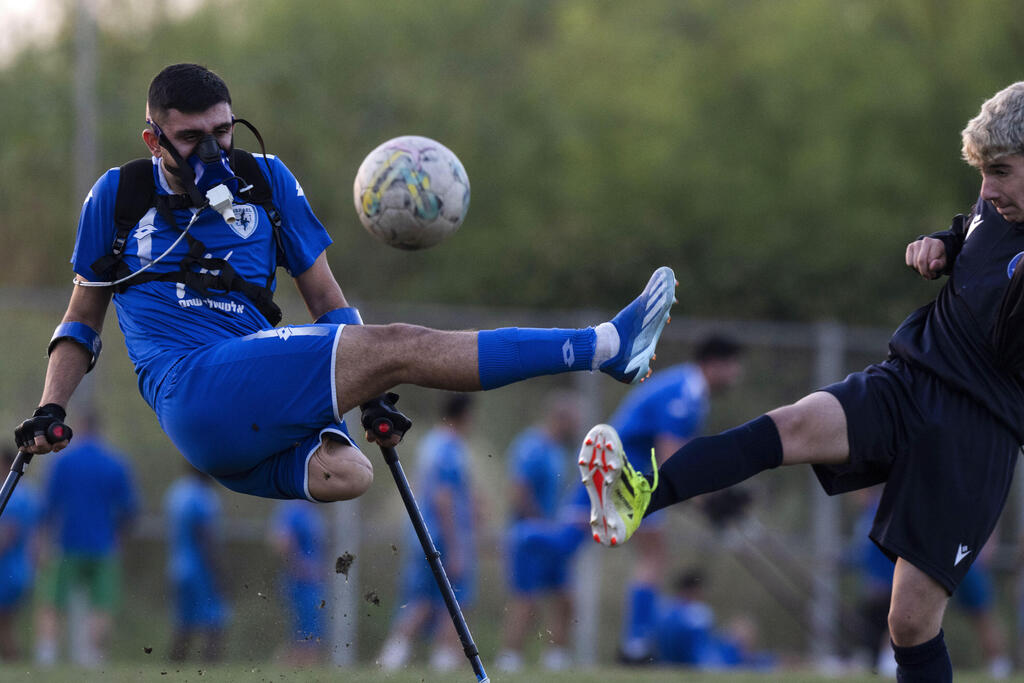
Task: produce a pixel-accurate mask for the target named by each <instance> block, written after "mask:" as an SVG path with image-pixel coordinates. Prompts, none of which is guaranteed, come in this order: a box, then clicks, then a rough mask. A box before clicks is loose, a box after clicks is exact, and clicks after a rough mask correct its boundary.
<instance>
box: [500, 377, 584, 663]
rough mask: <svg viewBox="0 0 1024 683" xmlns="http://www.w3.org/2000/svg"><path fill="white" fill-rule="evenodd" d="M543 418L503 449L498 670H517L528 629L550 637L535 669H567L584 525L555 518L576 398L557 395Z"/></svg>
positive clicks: (564, 488)
mask: <svg viewBox="0 0 1024 683" xmlns="http://www.w3.org/2000/svg"><path fill="white" fill-rule="evenodd" d="M542 413H543V415H544V417H543V419H542V420H541V421H540V422H539V423H537V424H535V425H533V426H531V427H528V428H527V429H526V430H524V431H523V432H521V433H520V434H519V435H518V436H517V437H516V438H515V440H513V442H512V444H511V445H510V446H509V449H508V492H509V495H510V501H509V526H508V529H507V530H506V533H505V552H506V569H505V573H506V578H507V581H508V587H509V592H510V596H509V601H508V606H507V608H506V609H507V611H506V616H505V635H504V642H503V647H502V651H501V653H500V654H499V656H498V660H497V663H498V667H499V668H501V669H502V670H504V671H517V670H518V669H520V668H522V655H523V646H524V644H525V642H526V634H527V631H528V630H530V629H531V627H532V626H534V624H535V621H536V620H539V624H537V626H536V628H537V630H538V631H540V632H542V633H547V634H549V637H548V638H547V639H546V640H547V641H548V642H547V647H546V648H545V650H544V652H543V653H542V655H541V665H542V666H543V667H544V668H546V669H550V670H558V669H565V668H568V667H569V666H570V665H571V664H572V658H571V657H570V655H569V650H568V642H569V630H570V624H571V622H572V619H573V608H572V607H573V605H572V596H571V593H570V590H569V588H570V584H569V579H570V573H569V569H570V564H571V562H572V558H573V556H574V554H575V550H576V549H577V548H578V547H579V545H580V542H581V540H582V539H583V537H584V531H585V527H582V525H580V524H577V523H573V522H572V521H566V520H564V519H562V518H561V515H560V512H561V509H562V504H563V502H564V499H565V498H566V496H567V494H568V493H569V488H570V487H572V486H574V487H575V488H577V489H578V488H580V487H579V482H578V481H576V479H575V477H573V478H572V479H569V478H568V476H567V475H569V474H570V473H571V471H570V470H569V466H570V460H569V450H568V446H569V444H571V443H572V442H573V441H575V440H576V439H578V438H579V429H580V413H579V397H578V396H577V395H576V394H575V393H572V392H568V391H555V392H552V393H551V394H549V395H548V396H547V398H546V399H545V400H544V402H543V408H542Z"/></svg>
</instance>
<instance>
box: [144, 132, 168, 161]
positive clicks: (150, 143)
mask: <svg viewBox="0 0 1024 683" xmlns="http://www.w3.org/2000/svg"><path fill="white" fill-rule="evenodd" d="M142 141H143V142H145V143H146V147H148V148H149V153H150V154H152V155H153V156H155V157H157V158H159V157H160V156H161V154H163V151H164V150H163V147H161V146H160V138H159V137H157V134H156V133H155V132H153V129H152V128H150V127H148V126H147V127H146V128H143V129H142Z"/></svg>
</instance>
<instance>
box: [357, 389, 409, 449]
mask: <svg viewBox="0 0 1024 683" xmlns="http://www.w3.org/2000/svg"><path fill="white" fill-rule="evenodd" d="M396 403H398V394H396V393H394V392H388V393H386V394H384V395H383V396H378V397H377V398H373V399H370V400H369V401H367V402H366V403H364V404H362V405H361V406H359V409H360V410H362V411H363V415H362V418H361V419H360V421H361V422H362V423H363V429H365V430H366V431H368V432H373V433H374V434H376V435H377V437H378V438H381V439H386V438H389V437H391V436H397V437H398V438H399V439H401V438H402V437H403V436H405V433H406V432H407V431H409V429H410V428H411V427H412V420H410V419H409V418H407V417H406V416H405V415H402V413H400V412H398V411H397V410H395V404H396Z"/></svg>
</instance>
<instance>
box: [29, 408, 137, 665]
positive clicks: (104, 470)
mask: <svg viewBox="0 0 1024 683" xmlns="http://www.w3.org/2000/svg"><path fill="white" fill-rule="evenodd" d="M79 425H80V429H79V434H78V438H77V440H76V441H75V445H74V447H72V448H69V449H68V450H67V451H66V452H65V453H64V454H63V455H61V456H60V457H59V458H57V459H56V460H55V461H54V462H53V466H52V468H51V469H50V472H49V476H48V478H47V480H46V486H45V489H44V503H43V510H44V522H45V525H46V531H47V534H48V535H49V537H50V540H51V543H52V545H53V547H54V550H55V553H54V557H53V558H51V561H50V562H49V564H48V566H47V567H46V568H45V569H44V570H43V572H42V576H41V578H40V590H41V599H40V607H39V611H38V624H39V632H38V634H37V637H36V658H37V659H38V660H39V661H40V663H44V664H49V663H53V662H54V661H55V660H56V657H57V648H58V643H57V641H58V633H59V631H60V628H59V615H60V614H61V613H64V612H66V610H67V608H68V604H69V599H70V595H71V593H72V592H73V591H74V590H76V589H82V590H83V591H84V592H85V594H86V596H87V598H88V602H89V619H88V622H89V625H88V642H87V645H88V647H86V648H84V649H83V651H82V652H80V653H79V654H80V655H81V656H82V657H84V658H85V660H84V661H76V662H75V663H77V664H83V665H87V666H95V665H97V664H99V663H100V662H102V660H103V658H104V657H105V652H106V648H107V640H108V636H109V633H110V630H111V628H112V626H113V617H114V614H115V612H116V610H117V608H118V607H119V605H120V599H121V596H120V593H121V560H120V547H121V543H122V542H123V540H124V538H125V536H126V535H127V533H128V531H129V530H130V528H131V526H132V524H133V523H134V521H135V519H136V517H137V516H138V512H139V496H138V491H137V489H136V486H135V481H134V477H133V476H132V472H131V470H130V468H129V465H128V459H127V458H126V457H125V456H124V455H123V454H121V453H119V452H117V451H116V450H114V449H113V448H112V447H111V446H110V445H109V444H107V443H106V442H105V441H104V440H103V439H102V438H100V437H99V435H98V417H97V416H96V415H95V414H92V413H87V414H85V415H82V416H81V417H80V421H79Z"/></svg>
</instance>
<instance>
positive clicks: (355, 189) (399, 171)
mask: <svg viewBox="0 0 1024 683" xmlns="http://www.w3.org/2000/svg"><path fill="white" fill-rule="evenodd" d="M352 195H353V199H354V200H355V205H356V213H357V214H359V220H360V222H362V224H363V227H365V228H366V230H367V231H368V232H369V233H370V234H371V235H373V236H374V237H376V238H377V239H379V240H380V241H382V242H384V243H385V244H389V245H391V246H392V247H396V248H398V249H426V248H427V247H432V246H434V245H435V244H437V243H438V242H440V241H441V240H443V239H444V238H446V237H448V236H449V235H451V234H452V233H453V232H455V231H456V230H458V229H459V226H460V225H461V224H462V219H463V218H465V217H466V211H467V210H469V177H468V176H467V175H466V170H465V169H464V168H463V167H462V162H461V161H459V158H458V157H457V156H455V154H453V153H452V151H451V150H450V149H448V148H447V147H445V146H444V145H442V144H441V143H440V142H437V141H435V140H431V139H430V138H424V137H420V136H418V135H404V136H402V137H397V138H393V139H391V140H388V141H387V142H385V143H383V144H382V145H380V146H379V147H377V148H376V149H375V150H373V151H372V152H370V153H369V154H368V155H367V156H366V158H365V159H364V160H363V163H361V164H360V165H359V170H358V171H357V172H356V180H355V183H353V185H352Z"/></svg>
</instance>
